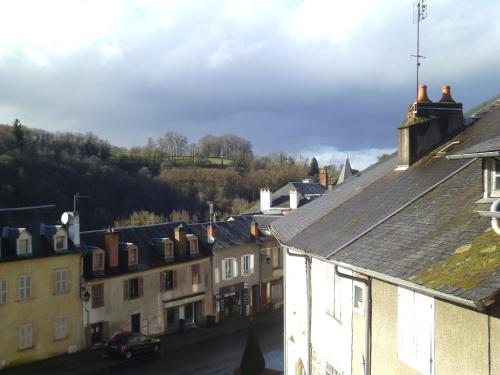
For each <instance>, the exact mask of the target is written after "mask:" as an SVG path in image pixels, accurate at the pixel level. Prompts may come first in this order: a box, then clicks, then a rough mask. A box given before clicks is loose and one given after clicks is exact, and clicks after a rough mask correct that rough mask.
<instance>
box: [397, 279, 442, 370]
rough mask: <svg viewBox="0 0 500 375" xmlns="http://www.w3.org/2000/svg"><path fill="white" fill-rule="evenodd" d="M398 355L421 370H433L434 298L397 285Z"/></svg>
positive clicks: (400, 358)
mask: <svg viewBox="0 0 500 375" xmlns="http://www.w3.org/2000/svg"><path fill="white" fill-rule="evenodd" d="M398 358H399V360H400V361H402V362H404V363H406V364H407V365H408V366H410V367H412V368H414V369H416V370H417V371H419V372H421V373H422V374H428V375H430V374H432V373H433V362H434V299H433V298H431V297H427V296H424V295H422V294H419V293H415V292H414V291H412V290H408V289H404V288H401V287H399V288H398Z"/></svg>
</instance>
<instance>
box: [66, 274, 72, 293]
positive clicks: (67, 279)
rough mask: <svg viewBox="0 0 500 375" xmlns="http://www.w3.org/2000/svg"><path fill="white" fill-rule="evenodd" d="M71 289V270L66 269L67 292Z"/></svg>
mask: <svg viewBox="0 0 500 375" xmlns="http://www.w3.org/2000/svg"><path fill="white" fill-rule="evenodd" d="M70 290H71V271H70V270H69V269H68V270H66V293H69V292H70Z"/></svg>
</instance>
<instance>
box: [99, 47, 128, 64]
mask: <svg viewBox="0 0 500 375" xmlns="http://www.w3.org/2000/svg"><path fill="white" fill-rule="evenodd" d="M99 52H100V53H101V58H102V63H103V64H105V65H106V64H109V63H110V62H112V61H116V60H121V59H122V58H123V50H122V49H121V48H120V46H118V45H117V44H103V45H101V46H100V48H99Z"/></svg>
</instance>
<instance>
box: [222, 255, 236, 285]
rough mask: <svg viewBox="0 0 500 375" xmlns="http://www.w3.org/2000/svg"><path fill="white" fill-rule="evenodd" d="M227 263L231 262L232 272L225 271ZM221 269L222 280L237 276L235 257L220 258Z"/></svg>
mask: <svg viewBox="0 0 500 375" xmlns="http://www.w3.org/2000/svg"><path fill="white" fill-rule="evenodd" d="M227 264H231V271H232V272H230V273H228V272H227V267H226V265H227ZM221 271H222V280H232V279H234V278H235V277H237V276H238V265H237V262H236V258H232V257H230V258H224V259H222V267H221Z"/></svg>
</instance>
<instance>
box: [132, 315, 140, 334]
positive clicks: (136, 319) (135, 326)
mask: <svg viewBox="0 0 500 375" xmlns="http://www.w3.org/2000/svg"><path fill="white" fill-rule="evenodd" d="M131 319H132V332H133V333H140V332H141V314H133V315H132V316H131Z"/></svg>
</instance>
